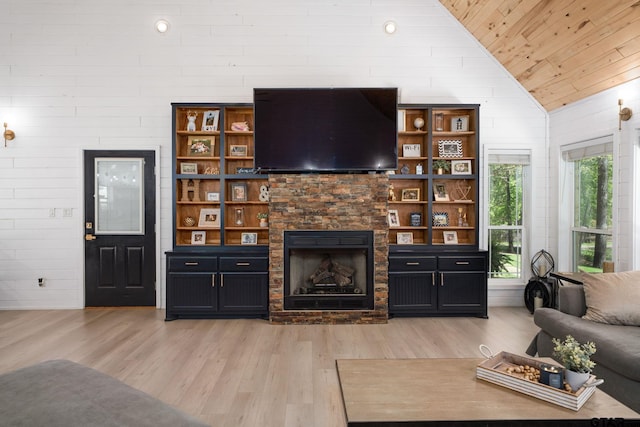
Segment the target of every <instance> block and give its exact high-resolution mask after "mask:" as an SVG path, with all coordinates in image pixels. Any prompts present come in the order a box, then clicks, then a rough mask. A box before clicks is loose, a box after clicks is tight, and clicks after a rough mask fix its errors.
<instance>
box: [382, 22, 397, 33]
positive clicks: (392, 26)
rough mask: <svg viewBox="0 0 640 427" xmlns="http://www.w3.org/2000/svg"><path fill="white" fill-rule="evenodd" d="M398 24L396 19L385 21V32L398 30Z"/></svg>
mask: <svg viewBox="0 0 640 427" xmlns="http://www.w3.org/2000/svg"><path fill="white" fill-rule="evenodd" d="M396 29H397V26H396V23H395V22H394V21H387V22H385V23H384V32H385V33H387V34H393V33H395V32H396Z"/></svg>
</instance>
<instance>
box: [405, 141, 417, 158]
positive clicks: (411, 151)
mask: <svg viewBox="0 0 640 427" xmlns="http://www.w3.org/2000/svg"><path fill="white" fill-rule="evenodd" d="M402 156H403V157H420V144H404V145H403V146H402Z"/></svg>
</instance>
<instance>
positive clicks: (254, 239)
mask: <svg viewBox="0 0 640 427" xmlns="http://www.w3.org/2000/svg"><path fill="white" fill-rule="evenodd" d="M240 244H241V245H257V244H258V233H242V234H241V235H240Z"/></svg>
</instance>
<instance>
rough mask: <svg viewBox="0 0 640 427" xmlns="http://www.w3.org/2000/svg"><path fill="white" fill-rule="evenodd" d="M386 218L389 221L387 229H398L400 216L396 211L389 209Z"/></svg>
mask: <svg viewBox="0 0 640 427" xmlns="http://www.w3.org/2000/svg"><path fill="white" fill-rule="evenodd" d="M387 217H388V219H389V227H400V215H399V214H398V210H397V209H389V212H388V214H387Z"/></svg>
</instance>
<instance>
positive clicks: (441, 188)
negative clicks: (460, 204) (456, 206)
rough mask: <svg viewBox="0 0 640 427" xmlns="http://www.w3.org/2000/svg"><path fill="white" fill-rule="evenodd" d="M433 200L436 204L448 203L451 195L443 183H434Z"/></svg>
mask: <svg viewBox="0 0 640 427" xmlns="http://www.w3.org/2000/svg"><path fill="white" fill-rule="evenodd" d="M433 199H434V200H435V201H436V202H448V201H450V200H449V193H447V187H446V186H445V185H444V183H442V182H434V183H433Z"/></svg>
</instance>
